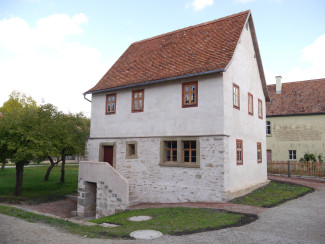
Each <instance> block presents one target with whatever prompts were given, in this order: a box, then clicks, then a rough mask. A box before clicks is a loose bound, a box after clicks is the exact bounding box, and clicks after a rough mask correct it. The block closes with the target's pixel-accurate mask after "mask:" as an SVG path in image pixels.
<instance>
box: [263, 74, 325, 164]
mask: <svg viewBox="0 0 325 244" xmlns="http://www.w3.org/2000/svg"><path fill="white" fill-rule="evenodd" d="M268 90H269V93H270V98H271V101H270V102H268V103H266V134H267V137H266V139H267V154H268V161H287V160H294V161H296V160H299V159H300V158H302V157H303V156H304V154H305V153H314V154H316V156H317V155H319V154H320V155H322V156H323V158H324V156H325V79H315V80H306V81H298V82H289V83H281V76H277V84H274V85H268Z"/></svg>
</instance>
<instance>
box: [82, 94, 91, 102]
mask: <svg viewBox="0 0 325 244" xmlns="http://www.w3.org/2000/svg"><path fill="white" fill-rule="evenodd" d="M83 95H84V99H86V100H87V101H88V102H90V103H91V100H89V99H88V98H86V95H87V94H86V93H84V94H83Z"/></svg>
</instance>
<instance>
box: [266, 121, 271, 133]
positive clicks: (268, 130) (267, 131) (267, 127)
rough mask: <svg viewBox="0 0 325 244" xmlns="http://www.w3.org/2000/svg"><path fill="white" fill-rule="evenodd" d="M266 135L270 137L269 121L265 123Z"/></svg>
mask: <svg viewBox="0 0 325 244" xmlns="http://www.w3.org/2000/svg"><path fill="white" fill-rule="evenodd" d="M266 135H271V121H266Z"/></svg>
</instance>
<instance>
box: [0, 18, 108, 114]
mask: <svg viewBox="0 0 325 244" xmlns="http://www.w3.org/2000/svg"><path fill="white" fill-rule="evenodd" d="M87 21H88V18H87V17H86V16H85V15H84V14H82V13H81V14H77V15H74V16H72V17H69V16H68V15H65V14H54V15H51V16H48V17H46V18H42V19H40V20H39V21H37V24H36V26H35V27H34V28H33V27H31V25H30V24H29V23H27V22H26V21H25V20H24V19H21V18H17V17H13V18H10V19H4V20H0V33H1V38H0V53H2V54H3V55H1V56H0V69H1V72H0V81H1V89H0V106H2V103H3V102H4V101H6V100H7V99H8V95H9V94H10V93H11V92H12V91H13V90H18V91H21V92H24V93H26V94H27V95H31V96H32V97H33V98H34V99H36V100H37V101H38V102H40V101H41V100H42V98H43V99H44V100H45V102H50V103H52V104H54V105H55V106H57V107H59V109H60V110H63V111H65V112H67V111H71V112H80V111H84V112H86V113H87V114H88V113H89V111H90V103H89V102H87V101H85V100H84V99H83V96H82V93H83V92H85V91H86V90H88V89H90V88H91V87H90V86H91V85H93V84H95V83H96V82H97V81H98V80H99V79H100V78H101V76H102V75H103V74H104V73H105V72H106V71H107V69H108V68H109V65H110V64H112V62H109V63H106V64H105V63H102V62H101V61H100V58H101V54H100V52H99V51H98V50H97V49H95V48H92V47H89V46H86V45H83V44H82V43H80V41H79V40H80V39H81V38H80V37H81V36H82V34H83V32H84V29H83V28H82V25H83V24H86V23H87ZM68 37H69V38H68ZM88 115H89V114H88Z"/></svg>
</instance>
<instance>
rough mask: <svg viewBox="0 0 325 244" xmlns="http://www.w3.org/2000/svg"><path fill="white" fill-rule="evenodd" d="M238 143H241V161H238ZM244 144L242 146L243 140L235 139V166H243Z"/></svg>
mask: <svg viewBox="0 0 325 244" xmlns="http://www.w3.org/2000/svg"><path fill="white" fill-rule="evenodd" d="M238 143H241V144H240V145H241V149H240V154H241V161H238V150H237V149H238V147H237V144H238ZM243 148H244V144H243V140H241V139H236V164H237V165H243V164H244V150H243Z"/></svg>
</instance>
